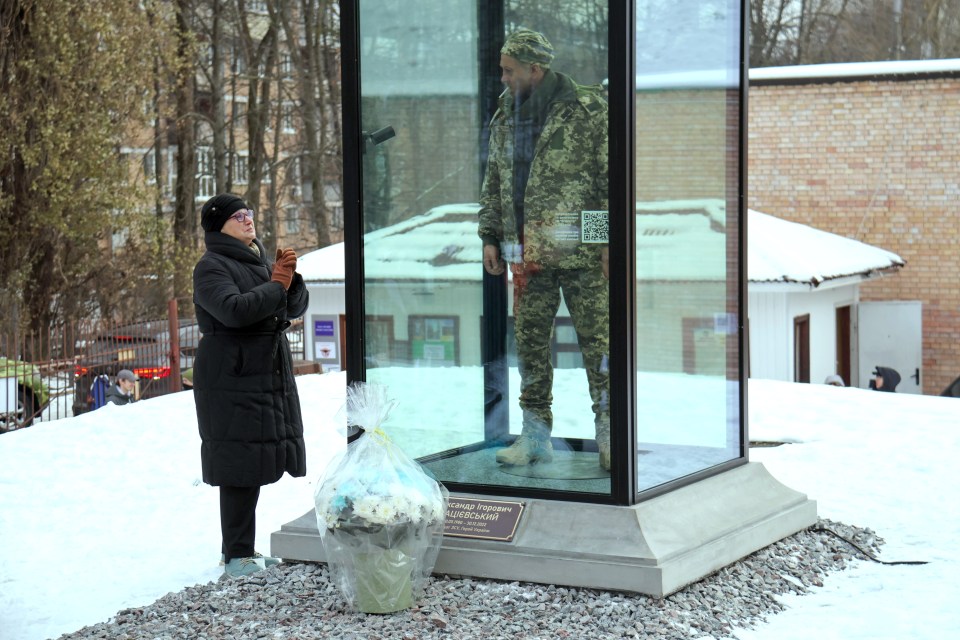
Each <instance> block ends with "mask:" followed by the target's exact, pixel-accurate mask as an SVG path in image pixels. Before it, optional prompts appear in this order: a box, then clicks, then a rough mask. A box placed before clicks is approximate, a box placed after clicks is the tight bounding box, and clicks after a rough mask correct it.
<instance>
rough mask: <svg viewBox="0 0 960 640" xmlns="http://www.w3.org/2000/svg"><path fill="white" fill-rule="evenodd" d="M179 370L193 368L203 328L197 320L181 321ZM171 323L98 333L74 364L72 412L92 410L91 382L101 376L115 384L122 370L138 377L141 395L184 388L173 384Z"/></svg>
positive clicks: (158, 393) (130, 326)
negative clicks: (90, 405)
mask: <svg viewBox="0 0 960 640" xmlns="http://www.w3.org/2000/svg"><path fill="white" fill-rule="evenodd" d="M178 335H179V342H180V370H181V373H182V372H183V370H186V369H190V368H192V367H193V358H194V356H195V355H196V352H197V345H198V344H199V343H200V328H199V327H198V326H197V322H196V321H195V320H190V319H185V320H180V329H179V332H178ZM170 349H171V341H170V326H169V323H168V321H167V320H153V321H149V322H139V323H135V324H129V325H123V326H119V327H116V328H114V329H113V330H111V331H109V332H104V333H101V334H99V335H98V336H97V337H96V339H95V340H94V341H93V342H91V343H89V344H87V345H86V346H85V348H84V350H83V354H82V355H81V356H80V357H79V359H78V361H77V364H76V367H75V378H76V380H75V392H74V397H73V415H75V416H76V415H80V414H81V413H84V412H86V411H89V404H88V403H89V396H90V389H91V385H92V384H93V382H94V380H96V378H97V377H98V376H100V375H106V376H107V377H108V378H109V380H110V383H111V384H113V382H114V377H115V376H116V375H117V372H119V371H120V370H121V369H129V370H130V371H133V373H134V374H135V375H136V376H137V378H138V379H139V382H138V385H139V394H140V398H154V397H156V396H161V395H164V394H167V393H171V392H173V391H180V390H181V389H182V388H183V387H182V386H181V387H180V388H176V389H174V388H172V387H171V375H170V374H171V370H170Z"/></svg>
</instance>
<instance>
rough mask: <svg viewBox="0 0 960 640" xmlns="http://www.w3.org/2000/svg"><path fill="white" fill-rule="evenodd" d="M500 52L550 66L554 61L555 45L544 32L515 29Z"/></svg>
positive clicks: (531, 62)
mask: <svg viewBox="0 0 960 640" xmlns="http://www.w3.org/2000/svg"><path fill="white" fill-rule="evenodd" d="M500 53H502V54H503V55H505V56H510V57H511V58H513V59H515V60H518V61H520V62H524V63H526V64H538V65H540V66H541V67H544V68H546V67H549V66H550V63H551V62H553V45H552V44H550V41H549V40H547V39H546V37H544V35H543V34H542V33H537V32H536V31H531V30H530V29H520V30H519V31H514V32H513V33H511V34H510V35H509V36H508V37H507V41H506V42H504V43H503V48H502V49H500Z"/></svg>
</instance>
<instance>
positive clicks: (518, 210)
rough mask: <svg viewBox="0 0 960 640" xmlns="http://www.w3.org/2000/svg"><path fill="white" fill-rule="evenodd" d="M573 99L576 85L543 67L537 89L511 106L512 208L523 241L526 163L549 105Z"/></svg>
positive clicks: (545, 119) (531, 154) (528, 168)
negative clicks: (544, 70)
mask: <svg viewBox="0 0 960 640" xmlns="http://www.w3.org/2000/svg"><path fill="white" fill-rule="evenodd" d="M571 98H572V99H576V85H574V83H573V81H572V80H571V79H570V78H568V77H567V76H565V75H563V74H559V73H554V72H553V71H551V70H550V69H547V70H546V72H545V73H544V76H543V80H542V81H541V82H540V84H539V85H537V88H536V89H535V90H534V91H533V92H532V93H531V94H529V95H528V96H526V97H525V98H521V99H520V100H519V101H518V102H515V103H514V104H513V105H512V107H513V108H512V112H511V114H510V116H511V118H512V120H513V210H514V212H515V216H516V221H517V236H518V237H519V238H520V242H521V244H522V243H523V217H524V204H523V202H524V195H525V193H526V190H527V181H528V180H529V179H530V165H531V164H533V154H534V151H535V150H536V148H537V141H538V140H539V139H540V132H541V131H543V125H544V124H546V122H547V115H548V114H549V113H550V107H551V105H553V103H554V102H556V101H558V100H566V99H571Z"/></svg>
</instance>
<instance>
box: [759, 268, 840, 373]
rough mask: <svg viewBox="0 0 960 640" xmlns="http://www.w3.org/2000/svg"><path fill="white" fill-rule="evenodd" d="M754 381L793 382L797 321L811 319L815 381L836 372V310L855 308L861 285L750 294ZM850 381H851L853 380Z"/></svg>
mask: <svg viewBox="0 0 960 640" xmlns="http://www.w3.org/2000/svg"><path fill="white" fill-rule="evenodd" d="M747 300H748V303H747V305H748V310H747V314H748V318H749V319H750V377H752V378H766V379H770V380H784V381H787V382H792V381H793V319H794V318H796V317H798V316H803V315H809V316H810V381H811V382H812V383H822V382H823V381H824V379H825V378H826V377H827V376H828V375H830V374H832V373H836V371H835V363H836V344H837V331H836V309H837V308H838V307H842V306H845V305H853V304H856V303H857V301H858V300H859V285H857V284H851V285H846V286H842V287H836V288H832V289H822V290H821V289H817V290H813V291H803V292H795V293H786V292H770V293H766V292H758V291H756V290H754V291H751V292H750V293H749V294H748V298H747ZM848 382H849V381H848Z"/></svg>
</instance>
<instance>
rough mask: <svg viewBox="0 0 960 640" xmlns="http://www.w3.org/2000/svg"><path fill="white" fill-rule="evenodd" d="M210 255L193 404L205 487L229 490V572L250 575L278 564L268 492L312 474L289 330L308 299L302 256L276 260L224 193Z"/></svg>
mask: <svg viewBox="0 0 960 640" xmlns="http://www.w3.org/2000/svg"><path fill="white" fill-rule="evenodd" d="M200 224H201V226H202V227H203V230H204V235H203V240H204V244H205V245H206V249H207V250H206V253H204V254H203V256H201V258H200V261H199V262H198V263H197V266H196V267H195V268H194V270H193V301H194V306H195V308H196V312H197V324H198V325H199V328H200V333H201V334H202V335H203V337H202V338H201V339H200V345H199V347H198V349H197V355H196V358H195V359H194V373H193V398H194V401H195V403H196V407H197V423H198V426H199V429H200V439H201V445H200V461H201V465H202V469H203V481H204V482H206V483H207V484H210V485H213V486H215V487H219V488H220V530H221V535H222V539H223V543H222V548H221V551H222V553H223V562H224V565H225V566H224V572H225V573H226V574H227V575H229V576H231V577H239V576H245V575H250V574H252V573H255V572H257V571H260V570H261V569H263V568H264V566H270V565H273V564H276V563H278V562H279V559H277V558H265V557H264V556H263V555H262V554H260V553H258V552H257V551H256V550H254V541H255V538H256V531H257V529H256V509H257V501H258V500H259V497H260V487H261V486H263V485H267V484H272V483H274V482H276V481H277V480H279V479H280V478H281V477H282V476H283V474H284V473H289V474H290V475H291V476H294V477H302V476H304V475H306V472H307V461H306V447H305V445H304V440H303V418H302V416H301V413H300V397H299V395H298V394H297V383H296V380H294V377H293V356H292V354H291V353H290V345H289V343H288V342H287V336H286V334H285V333H284V330H285V329H286V328H287V327H289V326H290V320H291V319H293V318H297V317H299V316H301V315H303V313H304V312H305V311H306V309H307V302H308V294H307V288H306V286H305V285H304V283H303V278H302V277H301V276H300V274H298V273H297V272H296V268H297V254H296V253H295V252H294V251H293V249H284V250H280V249H277V254H276V259H275V260H274V259H273V257H272V256H268V255H267V253H266V249H264V247H263V244H262V243H261V242H260V240H258V239H257V232H256V227H255V225H254V212H253V211H252V210H251V209H250V208H249V207H248V206H247V204H246V203H245V202H244V201H243V200H242V199H241V198H240V197H238V196H235V195H233V194H229V193H224V194H220V195H218V196H215V197H213V198H211V199H210V200H208V201H207V202H206V204H204V205H203V208H202V209H201V221H200Z"/></svg>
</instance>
